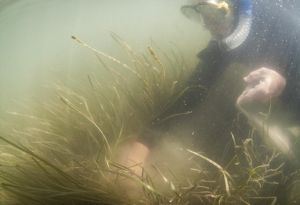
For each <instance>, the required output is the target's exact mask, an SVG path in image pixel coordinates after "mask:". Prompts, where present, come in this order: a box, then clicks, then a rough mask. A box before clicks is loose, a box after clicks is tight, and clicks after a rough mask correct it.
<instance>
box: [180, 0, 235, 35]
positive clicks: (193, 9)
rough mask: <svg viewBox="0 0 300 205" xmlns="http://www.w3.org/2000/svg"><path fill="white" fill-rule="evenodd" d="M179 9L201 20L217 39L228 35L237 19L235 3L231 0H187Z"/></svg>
mask: <svg viewBox="0 0 300 205" xmlns="http://www.w3.org/2000/svg"><path fill="white" fill-rule="evenodd" d="M181 11H182V12H183V14H184V15H185V16H187V17H188V18H190V19H192V20H195V21H198V22H201V23H203V25H204V26H205V27H206V28H207V29H208V30H209V31H210V33H211V35H212V36H213V37H214V38H217V39H223V38H225V37H227V36H229V35H230V34H231V33H232V31H233V29H234V26H235V24H236V21H237V16H238V14H237V5H236V4H235V2H234V1H233V0H188V3H187V5H184V6H182V7H181Z"/></svg>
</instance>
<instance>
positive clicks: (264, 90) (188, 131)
mask: <svg viewBox="0 0 300 205" xmlns="http://www.w3.org/2000/svg"><path fill="white" fill-rule="evenodd" d="M295 4H296V3H295V2H294V1H291V0H224V1H222V0H189V1H188V3H187V5H185V6H182V8H181V11H182V13H183V14H184V15H185V16H187V17H188V18H189V19H192V20H195V21H197V22H200V23H201V24H202V25H203V26H204V27H205V28H206V29H207V30H208V31H209V32H210V34H211V36H212V39H211V41H210V42H209V44H208V46H207V47H206V48H205V49H204V50H202V51H201V52H200V53H199V54H198V57H199V60H200V63H199V65H198V66H197V69H196V70H195V72H194V73H193V75H192V77H191V78H190V79H189V80H188V86H189V87H194V88H197V87H199V86H201V87H205V88H206V89H205V90H203V89H192V90H191V91H189V92H187V93H186V94H185V95H184V96H183V97H181V98H180V99H179V100H178V102H176V103H175V104H174V105H173V106H172V107H171V108H169V109H167V110H166V111H165V112H164V113H162V115H161V116H159V117H158V118H157V119H155V120H154V121H153V122H152V125H151V126H149V127H148V128H147V130H144V132H143V133H141V134H140V137H139V138H138V139H137V141H136V142H134V143H133V145H132V148H131V151H130V152H129V155H128V163H129V164H130V165H133V164H137V163H144V161H145V160H146V158H147V156H148V154H149V153H150V150H151V149H152V147H153V146H155V143H156V142H157V141H158V140H159V139H160V138H161V136H162V135H163V134H164V133H169V132H171V131H170V130H175V132H177V133H179V134H178V135H180V136H184V137H187V135H191V137H192V138H195V139H196V141H199V142H200V143H199V142H198V144H200V146H201V144H202V147H204V149H205V147H206V145H208V144H209V145H211V144H214V146H210V147H214V149H215V150H218V149H219V148H220V147H222V146H223V147H224V141H223V139H222V140H220V137H222V138H223V136H226V135H230V132H231V130H230V129H228V130H224V129H219V130H218V128H216V126H218V123H223V124H225V127H229V128H230V124H232V120H233V118H234V116H235V115H236V112H237V111H238V109H239V110H240V111H242V112H243V113H244V114H246V116H247V117H248V118H249V117H250V118H251V117H253V116H252V115H251V114H249V113H248V112H247V111H245V109H243V107H244V106H245V105H247V104H251V103H261V104H264V103H268V102H270V100H271V99H279V100H280V101H281V102H282V104H283V105H284V109H286V110H290V111H291V113H292V116H291V119H293V120H292V121H293V122H294V123H295V124H297V122H299V112H298V111H299V105H300V58H299V54H300V18H299V14H297V11H298V10H297V9H299V8H298V7H299V6H296V5H295ZM233 64H238V65H242V67H244V68H245V69H244V70H245V72H244V73H246V75H245V76H241V77H240V78H241V79H238V80H236V82H238V81H244V86H245V85H246V86H245V87H246V88H245V89H244V90H241V89H239V88H240V85H239V84H238V83H235V82H232V87H231V88H229V89H233V90H234V89H236V90H238V91H237V92H238V95H235V94H232V92H233V90H228V88H225V89H223V90H222V88H221V90H222V91H218V90H220V88H217V89H214V87H215V85H216V84H217V83H218V80H219V79H220V76H222V75H223V74H224V73H226V72H227V71H226V70H227V69H228V68H229V67H230V66H231V65H233ZM229 73H233V74H232V75H233V76H238V75H235V74H234V73H235V71H234V70H232V69H231V70H230V72H229ZM232 81H235V79H234V77H233V80H232ZM221 87H222V85H221ZM212 89H214V91H215V92H216V93H217V94H216V95H221V96H225V97H228V98H227V99H224V102H223V101H222V102H220V103H219V104H218V103H216V105H219V107H223V111H224V113H225V115H226V116H227V117H225V118H220V119H219V118H218V119H217V120H216V119H214V120H208V119H207V116H205V114H203V113H202V112H203V110H205V109H206V110H207V108H203V103H204V102H205V100H206V98H207V95H209V93H210V92H212ZM224 92H226V93H224ZM226 100H227V104H226V102H225V101H226ZM201 106H202V109H200V108H199V107H201ZM215 109H216V107H214V108H212V111H211V112H210V114H209V115H214V114H213V113H214V112H215ZM205 112H207V113H208V111H205ZM176 113H190V114H189V115H174V114H176ZM172 115H173V116H176V117H174V118H172V117H168V116H172ZM201 117H202V118H201ZM166 119H168V120H166ZM297 120H298V121H297ZM201 121H202V122H203V123H202V124H204V125H200V124H201ZM254 121H255V119H254ZM226 123H227V124H226ZM183 124H184V126H183ZM209 126H211V127H214V128H212V129H214V130H218V131H217V132H215V133H213V134H212V133H209V134H208V135H209V136H208V137H204V134H203V132H204V130H205V131H206V130H207V129H209ZM174 127H175V129H174ZM220 133H221V134H222V135H221V136H220ZM213 135H215V136H213ZM196 144H197V143H196ZM203 144H204V145H203ZM289 148H290V147H287V149H289ZM208 149H209V148H208ZM205 151H207V150H205ZM208 151H209V150H208ZM134 171H135V172H136V173H137V174H139V172H141V169H139V168H138V167H137V168H136V170H134Z"/></svg>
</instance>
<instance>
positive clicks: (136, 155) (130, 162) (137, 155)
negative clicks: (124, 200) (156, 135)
mask: <svg viewBox="0 0 300 205" xmlns="http://www.w3.org/2000/svg"><path fill="white" fill-rule="evenodd" d="M149 152H150V150H149V148H148V147H147V146H145V145H144V144H142V143H140V142H133V143H129V144H127V145H126V146H124V147H123V148H122V150H120V153H119V157H118V160H117V161H118V163H119V164H120V165H121V166H123V167H124V168H125V169H126V170H127V171H128V172H127V174H126V175H127V176H126V175H124V176H122V177H119V178H118V185H119V186H120V188H121V189H123V190H125V192H126V194H127V195H128V197H129V198H130V199H137V198H139V197H141V196H142V191H143V189H142V186H141V184H140V183H137V181H138V180H142V177H143V169H144V164H145V162H146V158H147V157H148V155H149ZM134 179H136V180H134Z"/></svg>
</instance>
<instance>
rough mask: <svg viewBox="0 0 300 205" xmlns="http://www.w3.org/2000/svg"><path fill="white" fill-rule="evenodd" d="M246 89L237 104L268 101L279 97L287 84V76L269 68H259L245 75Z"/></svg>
mask: <svg viewBox="0 0 300 205" xmlns="http://www.w3.org/2000/svg"><path fill="white" fill-rule="evenodd" d="M244 81H245V82H246V84H247V87H246V89H245V90H244V91H243V93H242V94H241V95H240V96H239V97H238V99H237V104H238V105H241V104H244V103H251V102H267V101H268V100H270V99H272V98H274V97H278V96H279V95H280V94H281V93H282V91H283V90H284V88H285V86H286V80H285V78H284V77H283V76H282V75H281V74H279V73H278V72H276V71H274V70H272V69H269V68H265V67H262V68H259V69H257V70H255V71H252V72H251V73H250V74H249V75H247V76H246V77H244Z"/></svg>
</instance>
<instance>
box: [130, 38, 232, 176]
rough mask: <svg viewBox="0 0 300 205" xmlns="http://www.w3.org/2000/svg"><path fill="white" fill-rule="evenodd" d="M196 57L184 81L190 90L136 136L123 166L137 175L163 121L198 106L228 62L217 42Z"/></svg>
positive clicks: (165, 127) (163, 124)
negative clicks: (197, 60)
mask: <svg viewBox="0 0 300 205" xmlns="http://www.w3.org/2000/svg"><path fill="white" fill-rule="evenodd" d="M198 57H199V60H200V62H199V64H198V66H197V67H196V69H195V71H194V73H193V74H192V76H191V77H190V79H189V80H188V81H187V86H189V87H191V89H190V90H188V91H187V92H186V93H185V94H184V95H183V96H182V97H180V98H179V99H178V100H177V102H175V103H174V104H173V105H172V106H171V107H168V108H167V109H166V110H165V111H164V112H163V113H162V114H161V115H160V116H158V117H157V118H156V119H154V120H153V121H152V123H151V125H150V126H149V127H147V128H146V129H144V130H143V131H142V132H141V133H139V137H138V138H137V140H136V141H135V142H133V143H132V145H131V148H130V150H129V151H128V159H127V162H126V165H127V166H129V167H131V169H132V170H133V171H134V172H135V173H136V174H141V171H142V166H143V165H144V163H145V161H146V159H147V157H148V155H149V153H150V150H151V148H152V147H154V146H155V144H156V142H157V141H158V139H160V137H161V135H162V133H163V132H164V131H165V129H167V126H168V125H167V124H168V121H165V119H166V118H168V116H171V115H173V114H176V113H186V112H189V111H191V110H192V108H193V107H195V106H197V105H199V104H200V103H201V101H202V100H203V99H204V98H205V95H206V92H205V91H204V89H203V87H204V88H205V90H207V89H209V87H210V86H211V85H212V84H213V83H214V82H215V80H216V79H217V76H218V75H219V74H220V73H221V72H222V70H223V69H222V67H223V66H226V62H227V61H226V62H225V60H224V59H225V58H224V57H225V53H224V51H223V50H222V49H220V47H219V45H218V42H216V41H211V42H210V43H209V45H208V46H207V48H205V49H204V50H203V51H201V52H200V53H199V54H198ZM134 165H138V166H134Z"/></svg>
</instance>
